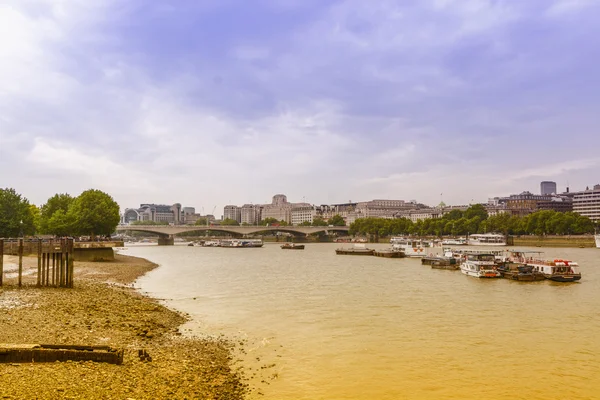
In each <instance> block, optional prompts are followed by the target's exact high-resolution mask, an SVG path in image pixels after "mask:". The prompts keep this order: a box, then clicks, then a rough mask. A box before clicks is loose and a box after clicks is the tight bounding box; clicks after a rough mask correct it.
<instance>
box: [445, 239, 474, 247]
mask: <svg viewBox="0 0 600 400" xmlns="http://www.w3.org/2000/svg"><path fill="white" fill-rule="evenodd" d="M467 244H468V243H467V239H466V238H448V239H444V240H442V246H466V245H467Z"/></svg>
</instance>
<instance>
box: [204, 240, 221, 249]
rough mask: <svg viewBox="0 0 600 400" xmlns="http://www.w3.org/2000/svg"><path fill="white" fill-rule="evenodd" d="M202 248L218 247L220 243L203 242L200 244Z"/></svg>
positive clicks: (213, 241) (212, 241)
mask: <svg viewBox="0 0 600 400" xmlns="http://www.w3.org/2000/svg"><path fill="white" fill-rule="evenodd" d="M200 245H201V246H202V247H219V246H220V243H219V241H218V240H207V241H205V242H201V244H200Z"/></svg>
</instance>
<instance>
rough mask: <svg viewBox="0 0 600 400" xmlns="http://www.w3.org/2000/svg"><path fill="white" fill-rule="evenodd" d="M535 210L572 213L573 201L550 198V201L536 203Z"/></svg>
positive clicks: (563, 198)
mask: <svg viewBox="0 0 600 400" xmlns="http://www.w3.org/2000/svg"><path fill="white" fill-rule="evenodd" d="M537 210H554V211H558V212H568V211H573V199H570V198H568V197H562V196H552V198H551V199H550V200H545V201H538V203H537Z"/></svg>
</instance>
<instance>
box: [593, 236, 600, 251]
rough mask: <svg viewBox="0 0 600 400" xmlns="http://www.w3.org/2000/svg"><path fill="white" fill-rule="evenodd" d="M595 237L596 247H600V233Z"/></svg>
mask: <svg viewBox="0 0 600 400" xmlns="http://www.w3.org/2000/svg"><path fill="white" fill-rule="evenodd" d="M594 239H595V240H596V247H597V248H599V249H600V233H598V234H596V235H594Z"/></svg>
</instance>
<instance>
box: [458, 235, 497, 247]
mask: <svg viewBox="0 0 600 400" xmlns="http://www.w3.org/2000/svg"><path fill="white" fill-rule="evenodd" d="M467 242H468V244H469V245H472V246H506V237H505V236H504V235H500V234H497V233H482V234H475V235H470V236H469V238H468V240H467Z"/></svg>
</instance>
